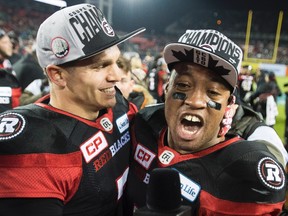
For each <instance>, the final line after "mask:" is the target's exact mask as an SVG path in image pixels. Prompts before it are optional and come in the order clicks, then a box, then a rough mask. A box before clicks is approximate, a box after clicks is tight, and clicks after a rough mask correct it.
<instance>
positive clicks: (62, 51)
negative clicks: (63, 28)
mask: <svg viewBox="0 0 288 216" xmlns="http://www.w3.org/2000/svg"><path fill="white" fill-rule="evenodd" d="M51 50H52V52H53V53H54V55H55V56H56V57H57V58H63V57H65V56H67V55H68V53H69V44H68V42H67V41H66V40H65V39H63V38H60V37H56V38H54V39H53V40H52V43H51Z"/></svg>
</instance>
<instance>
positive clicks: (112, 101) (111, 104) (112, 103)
mask: <svg viewBox="0 0 288 216" xmlns="http://www.w3.org/2000/svg"><path fill="white" fill-rule="evenodd" d="M115 105H116V98H115V97H114V98H110V99H109V100H107V101H105V107H106V108H112V107H114V106H115Z"/></svg>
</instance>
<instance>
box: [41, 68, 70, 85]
mask: <svg viewBox="0 0 288 216" xmlns="http://www.w3.org/2000/svg"><path fill="white" fill-rule="evenodd" d="M45 70H46V74H47V76H48V77H49V79H50V81H51V82H52V83H55V84H56V85H58V86H65V85H66V80H65V79H64V77H63V70H64V69H63V68H61V67H58V66H56V65H48V66H47V67H46V69H45Z"/></svg>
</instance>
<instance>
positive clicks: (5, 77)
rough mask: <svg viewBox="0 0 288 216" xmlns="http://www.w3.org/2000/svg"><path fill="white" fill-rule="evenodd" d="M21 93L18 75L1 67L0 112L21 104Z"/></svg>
mask: <svg viewBox="0 0 288 216" xmlns="http://www.w3.org/2000/svg"><path fill="white" fill-rule="evenodd" d="M21 93H22V92H21V88H20V85H19V82H18V80H17V79H16V77H15V76H14V75H12V74H11V73H10V72H8V71H7V70H6V69H3V68H0V112H4V111H6V110H8V109H12V108H15V107H17V106H19V105H20V96H21Z"/></svg>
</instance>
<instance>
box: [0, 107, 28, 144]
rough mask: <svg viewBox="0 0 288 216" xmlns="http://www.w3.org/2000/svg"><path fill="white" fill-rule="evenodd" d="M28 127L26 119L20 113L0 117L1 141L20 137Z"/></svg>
mask: <svg viewBox="0 0 288 216" xmlns="http://www.w3.org/2000/svg"><path fill="white" fill-rule="evenodd" d="M25 125H26V121H25V119H24V117H23V116H22V115H20V114H18V113H5V114H2V115H0V140H8V139H12V138H13V137H15V136H17V135H19V134H20V133H21V132H22V131H23V129H24V127H25Z"/></svg>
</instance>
